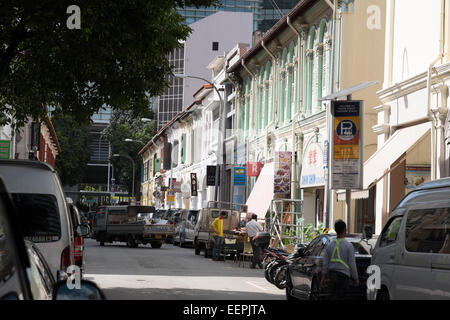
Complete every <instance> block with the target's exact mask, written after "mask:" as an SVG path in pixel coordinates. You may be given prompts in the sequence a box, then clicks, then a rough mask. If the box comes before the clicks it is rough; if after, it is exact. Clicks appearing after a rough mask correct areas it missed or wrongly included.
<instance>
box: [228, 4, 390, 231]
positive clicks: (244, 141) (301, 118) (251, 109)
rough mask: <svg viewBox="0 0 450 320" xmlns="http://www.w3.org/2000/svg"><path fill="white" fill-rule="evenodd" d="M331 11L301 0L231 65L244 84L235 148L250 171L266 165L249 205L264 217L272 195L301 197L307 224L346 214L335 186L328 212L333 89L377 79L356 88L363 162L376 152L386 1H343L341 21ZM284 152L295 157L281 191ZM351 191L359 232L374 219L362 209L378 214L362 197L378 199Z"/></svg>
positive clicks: (353, 224)
mask: <svg viewBox="0 0 450 320" xmlns="http://www.w3.org/2000/svg"><path fill="white" fill-rule="evenodd" d="M375 6H376V8H377V10H376V13H375V15H376V19H379V21H378V20H376V21H375V22H373V23H375V27H372V24H370V23H369V22H371V21H372V20H371V19H373V17H372V15H373V13H372V11H370V10H369V9H370V8H373V7H375ZM378 9H379V10H378ZM333 12H334V11H333V8H332V7H331V6H330V5H329V4H328V3H327V2H325V1H308V0H303V1H299V3H298V4H297V5H296V6H295V7H294V8H293V9H292V11H291V12H290V13H289V14H287V15H286V16H285V17H283V19H281V20H280V21H279V22H278V23H277V24H276V25H275V26H274V27H273V28H272V29H270V30H269V31H268V32H267V33H266V34H265V35H264V36H263V37H262V39H261V40H260V41H259V42H258V43H257V44H256V45H254V46H253V47H252V48H251V49H250V50H249V51H248V52H247V53H246V54H245V55H244V56H243V57H242V58H241V59H240V60H239V61H238V62H236V63H235V64H234V65H232V66H231V67H230V68H229V69H228V72H229V73H230V74H233V75H234V77H235V78H236V79H239V82H240V83H241V85H240V86H239V87H238V88H239V89H238V92H237V93H236V95H237V96H238V97H239V99H238V106H237V107H236V114H237V116H236V126H237V129H238V130H237V132H238V134H237V150H241V154H242V153H243V152H245V154H246V161H247V163H248V165H249V166H248V167H247V171H250V170H249V168H250V167H255V168H259V167H260V166H262V170H261V171H260V172H259V177H258V178H257V177H248V181H247V190H246V199H247V204H248V205H249V211H255V212H256V213H257V214H258V215H259V216H260V217H264V216H265V215H266V213H267V210H269V207H270V202H271V201H272V200H273V199H280V198H285V199H302V200H303V213H304V215H303V216H304V219H305V223H312V224H314V225H315V226H319V225H320V224H321V223H326V222H327V216H326V215H327V214H328V215H330V216H329V217H328V220H330V219H331V220H332V221H334V220H336V219H338V218H343V219H347V215H346V212H345V210H346V208H345V205H344V202H343V201H338V200H339V199H338V196H337V194H336V193H335V191H333V192H331V196H330V200H329V203H330V208H329V212H328V213H327V212H326V210H325V205H326V200H325V180H326V175H325V171H324V164H325V163H324V160H325V157H326V145H327V143H326V141H327V140H328V133H327V108H328V107H327V102H326V101H324V100H322V99H323V98H324V97H325V96H327V95H329V94H330V93H332V92H339V90H342V89H345V88H348V87H352V86H355V85H357V84H359V83H361V82H367V81H373V82H375V83H376V81H378V84H375V85H374V86H373V87H371V88H368V89H365V90H362V91H355V92H354V93H353V94H352V99H355V100H363V102H364V111H363V122H364V124H365V127H364V133H363V136H364V140H363V146H362V148H363V161H365V160H367V159H368V158H369V157H370V156H371V154H372V153H373V152H375V150H376V135H375V133H373V132H372V131H371V127H372V126H373V125H375V124H376V114H375V112H374V111H373V110H372V108H373V107H374V106H378V105H379V104H380V102H379V100H378V97H377V95H376V91H377V90H379V89H380V88H381V82H382V79H383V71H384V70H383V60H384V55H383V53H384V36H385V32H384V19H385V18H384V12H385V6H384V1H376V0H374V1H369V0H367V1H358V2H355V3H354V4H353V5H352V6H351V7H350V9H349V10H348V8H347V7H346V6H345V5H344V4H342V5H341V6H339V7H338V9H337V10H336V22H334V21H333V16H334V15H333ZM368 21H369V22H368ZM333 26H335V32H334V33H333ZM333 35H334V38H333ZM333 45H335V46H336V47H335V55H334V59H333V55H332V52H333V50H332V49H333ZM355 46H356V47H357V49H355ZM352 48H353V49H352ZM333 63H334V68H333V67H332V66H333ZM332 70H334V75H332ZM343 98H346V97H343ZM242 150H245V151H242ZM286 152H287V154H286ZM286 156H288V157H289V159H290V160H289V170H290V181H289V184H290V186H289V187H286V185H284V186H282V187H281V188H280V187H279V189H278V190H277V183H275V186H274V187H273V188H271V187H270V185H272V186H273V185H274V180H275V179H277V177H276V174H277V171H276V170H275V166H277V165H278V164H279V162H280V159H279V157H286ZM257 171H259V170H257ZM268 183H269V184H270V185H268ZM280 189H281V190H280ZM344 195H345V194H344ZM353 195H354V199H353V200H352V206H351V207H352V210H351V214H350V228H349V229H350V230H351V231H361V230H360V229H362V226H363V225H364V224H369V223H370V224H374V221H373V219H372V220H370V221H368V220H369V219H367V218H366V217H358V210H360V208H361V207H362V205H366V206H368V205H372V209H371V210H372V212H373V211H374V209H373V205H374V201H372V202H373V204H367V203H364V202H368V201H370V200H372V198H370V194H369V192H359V193H357V192H354V193H353ZM357 198H363V199H357ZM366 198H367V199H366ZM344 200H345V198H344ZM355 208H356V209H355ZM358 219H359V221H358ZM364 219H365V220H366V221H363V220H364Z"/></svg>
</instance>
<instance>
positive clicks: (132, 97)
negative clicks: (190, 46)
mask: <svg viewBox="0 0 450 320" xmlns="http://www.w3.org/2000/svg"><path fill="white" fill-rule="evenodd" d="M219 2H220V1H218V0H158V1H149V0H120V1H111V0H95V1H91V0H70V1H69V0H40V1H35V0H4V1H1V2H0V12H1V15H0V113H5V114H7V115H9V116H10V117H14V118H15V119H16V120H17V121H18V122H19V124H21V123H23V121H24V120H25V119H26V118H27V117H30V116H31V117H33V118H34V119H36V120H38V119H39V118H41V117H42V116H43V115H44V114H45V109H44V108H42V106H43V105H51V106H55V107H56V108H57V109H60V110H63V111H64V113H66V114H71V115H72V116H73V117H74V119H75V120H76V121H77V122H83V123H87V122H88V121H89V117H90V116H91V115H92V114H93V113H94V112H96V111H98V110H99V108H100V107H102V106H105V105H108V106H111V107H113V108H114V109H122V110H134V112H135V113H140V114H143V113H144V112H145V111H146V109H147V107H148V104H149V103H148V97H149V95H153V96H154V95H158V94H160V93H161V92H162V90H163V89H164V87H165V86H166V84H167V83H166V81H165V77H166V76H167V75H168V74H170V73H171V66H170V65H169V62H168V60H167V58H166V54H167V53H168V52H170V51H172V50H173V49H174V48H176V47H179V46H180V40H185V39H186V38H187V36H188V35H189V33H190V32H191V29H190V28H189V27H188V26H187V25H185V24H184V21H183V18H182V16H181V15H180V14H178V13H177V12H176V11H175V8H177V7H184V6H191V5H194V6H196V7H199V6H209V5H217V4H218V3H219ZM70 5H77V6H79V8H80V9H81V15H80V16H81V19H80V20H81V29H68V28H67V19H68V18H69V17H70V16H71V13H67V8H68V7H69V6H70ZM8 121H10V120H8Z"/></svg>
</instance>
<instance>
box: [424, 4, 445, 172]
mask: <svg viewBox="0 0 450 320" xmlns="http://www.w3.org/2000/svg"><path fill="white" fill-rule="evenodd" d="M445 1H446V0H441V32H440V33H441V35H440V36H441V37H440V38H441V39H440V48H439V56H438V57H437V58H436V59H435V60H434V61H433V62H432V63H431V64H430V66H429V67H428V73H427V109H428V110H427V115H428V116H429V117H430V118H431V119H432V120H431V180H436V179H437V170H436V169H437V159H436V158H437V145H436V142H437V136H436V134H437V131H436V123H437V119H436V115H435V113H434V112H432V111H431V73H432V69H433V67H434V65H435V64H436V63H438V62H439V61H440V60H441V59H442V58H443V57H444V56H445V54H444V34H445Z"/></svg>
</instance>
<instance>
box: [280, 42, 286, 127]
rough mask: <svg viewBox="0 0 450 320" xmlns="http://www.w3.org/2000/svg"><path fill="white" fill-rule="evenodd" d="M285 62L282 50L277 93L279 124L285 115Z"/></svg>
mask: <svg viewBox="0 0 450 320" xmlns="http://www.w3.org/2000/svg"><path fill="white" fill-rule="evenodd" d="M286 60H287V49H286V48H284V49H283V53H282V56H281V68H280V71H281V72H280V90H279V91H278V92H279V93H280V95H279V99H278V101H279V103H280V107H279V108H278V110H279V112H280V115H279V118H278V120H279V121H280V123H283V122H284V119H285V117H284V115H285V113H286V111H285V107H286V76H287V70H286Z"/></svg>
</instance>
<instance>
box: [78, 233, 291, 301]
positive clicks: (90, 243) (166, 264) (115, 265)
mask: <svg viewBox="0 0 450 320" xmlns="http://www.w3.org/2000/svg"><path fill="white" fill-rule="evenodd" d="M84 257H85V262H86V266H85V278H86V279H87V280H93V281H95V282H96V283H97V284H98V285H99V287H100V288H102V289H103V291H104V293H105V295H106V298H107V299H132V300H142V299H149V300H172V299H178V300H186V299H188V300H198V299H206V300H234V299H237V300H240V299H248V300H274V299H277V300H284V299H285V292H284V290H280V289H278V288H276V287H275V286H274V285H272V284H270V283H269V282H267V281H266V280H265V278H264V271H263V270H261V269H250V268H249V265H246V266H245V267H242V266H241V267H239V266H238V264H237V263H235V262H233V261H226V262H223V261H212V260H211V259H205V258H204V257H203V255H200V256H196V255H195V254H194V250H193V249H192V248H179V247H175V246H173V245H172V244H163V246H162V247H161V248H160V249H153V248H151V246H150V245H146V246H143V245H140V246H139V247H138V248H127V247H126V246H125V243H118V242H116V243H114V244H105V246H104V247H101V246H100V245H99V244H98V243H97V242H96V241H95V240H92V239H86V241H85V252H84Z"/></svg>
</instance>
